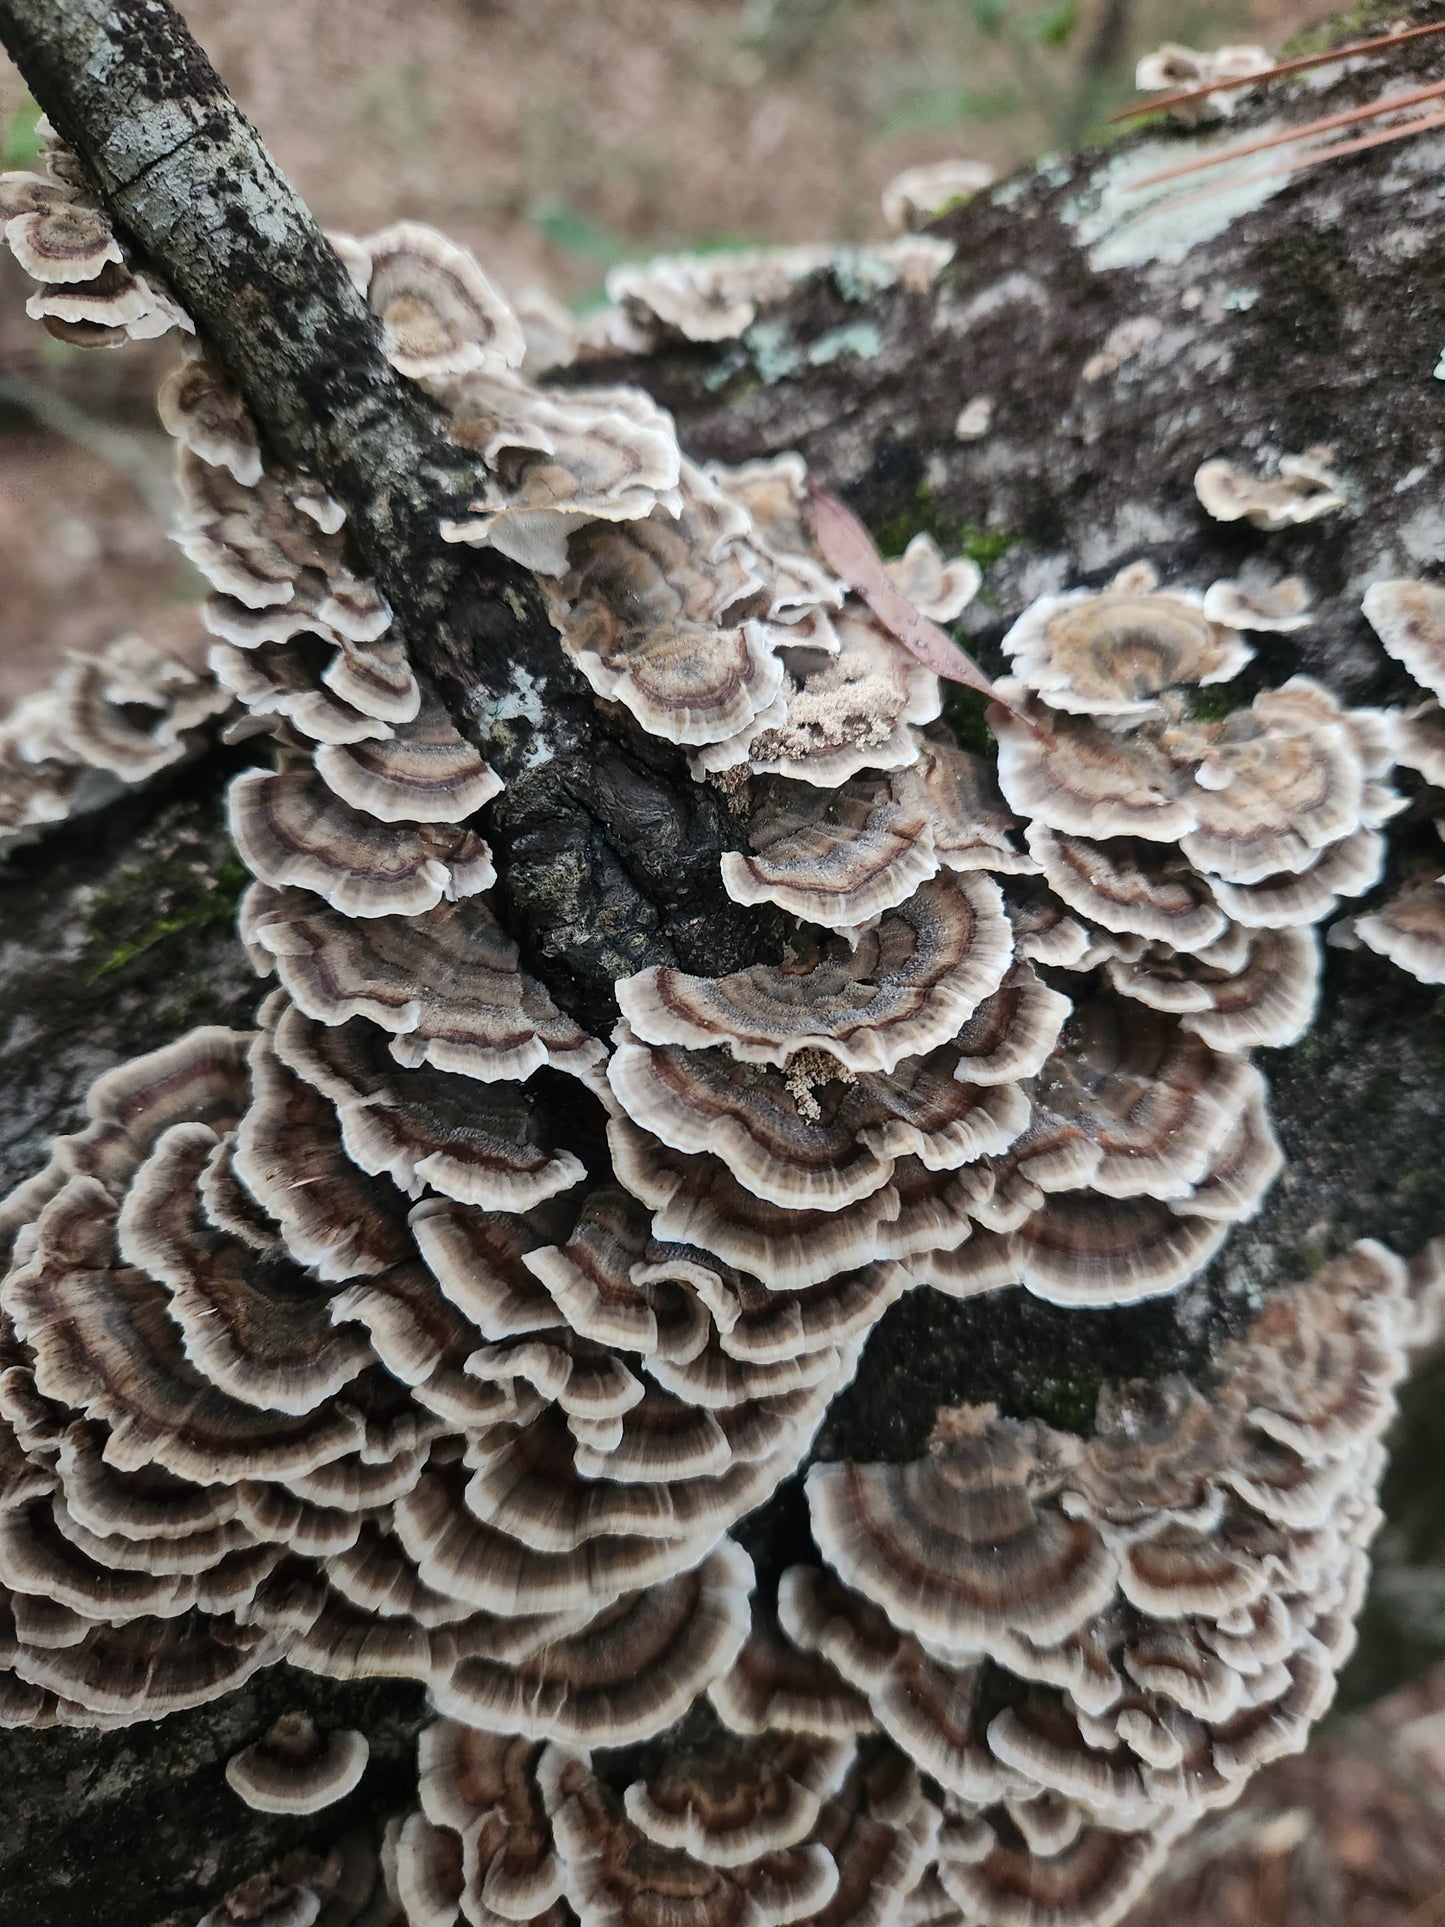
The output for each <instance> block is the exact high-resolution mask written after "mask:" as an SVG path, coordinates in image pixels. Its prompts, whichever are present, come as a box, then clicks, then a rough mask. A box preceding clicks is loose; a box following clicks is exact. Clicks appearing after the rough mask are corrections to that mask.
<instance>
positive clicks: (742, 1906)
mask: <svg viewBox="0 0 1445 1927" xmlns="http://www.w3.org/2000/svg"><path fill="white" fill-rule="evenodd" d="M539 1777H540V1780H541V1784H542V1789H543V1796H544V1798H545V1800H546V1802H547V1807H548V1810H549V1812H550V1814H551V1817H552V1830H553V1834H554V1837H555V1839H556V1842H557V1851H558V1853H559V1855H560V1856H561V1858H562V1860H563V1862H564V1864H565V1866H566V1880H567V1894H568V1897H569V1899H570V1900H571V1901H572V1904H573V1905H574V1906H575V1907H576V1909H577V1912H578V1917H579V1919H580V1920H581V1922H582V1927H626V1924H627V1923H629V1922H633V1923H640V1922H641V1921H643V1920H646V1919H650V1918H654V1917H656V1915H657V1913H658V1912H659V1910H660V1908H661V1907H662V1906H663V1905H666V1906H667V1907H668V1909H669V1911H670V1910H672V1909H678V1910H679V1911H681V1909H682V1908H684V1907H685V1908H686V1911H687V1915H688V1917H689V1918H691V1919H693V1920H696V1921H698V1922H709V1923H712V1927H781V1923H785V1922H788V1921H792V1920H797V1919H799V1918H801V1917H802V1916H805V1915H811V1914H815V1913H817V1912H818V1911H819V1910H820V1909H822V1908H823V1907H824V1906H825V1905H826V1903H827V1902H828V1901H829V1900H830V1899H831V1898H832V1896H833V1894H834V1893H835V1892H836V1891H837V1888H838V1868H837V1865H836V1863H835V1861H834V1859H833V1857H832V1855H831V1854H830V1853H829V1852H828V1851H827V1849H826V1848H825V1847H823V1846H822V1845H819V1844H813V1843H808V1844H804V1845H800V1846H797V1847H792V1848H785V1849H782V1850H779V1851H777V1852H774V1853H770V1854H765V1855H763V1856H761V1857H759V1858H758V1859H757V1860H754V1861H751V1862H748V1863H746V1864H744V1865H743V1866H741V1867H738V1868H729V1869H724V1868H719V1867H712V1866H709V1865H707V1864H706V1863H705V1862H702V1861H699V1860H694V1859H693V1858H692V1857H691V1856H690V1855H687V1854H683V1853H680V1852H678V1851H677V1849H675V1848H669V1847H659V1846H657V1845H656V1844H655V1843H654V1842H653V1841H651V1840H649V1839H648V1838H647V1836H646V1835H645V1834H644V1833H642V1832H641V1831H640V1830H639V1829H637V1828H636V1827H635V1826H634V1825H633V1824H632V1822H631V1821H630V1820H628V1819H627V1818H626V1817H625V1815H624V1813H623V1811H622V1807H621V1803H620V1801H619V1800H618V1799H617V1797H616V1796H615V1795H614V1794H612V1793H611V1792H610V1791H609V1790H608V1789H606V1788H605V1787H604V1786H603V1785H602V1784H601V1782H600V1781H598V1780H597V1779H596V1778H595V1777H594V1776H593V1774H592V1771H591V1769H590V1767H589V1766H588V1765H587V1762H586V1756H585V1755H581V1754H569V1753H567V1752H565V1751H563V1750H562V1749H561V1748H560V1747H555V1746H554V1747H549V1748H548V1749H547V1752H546V1753H545V1754H544V1755H543V1757H542V1765H541V1768H540V1769H539Z"/></svg>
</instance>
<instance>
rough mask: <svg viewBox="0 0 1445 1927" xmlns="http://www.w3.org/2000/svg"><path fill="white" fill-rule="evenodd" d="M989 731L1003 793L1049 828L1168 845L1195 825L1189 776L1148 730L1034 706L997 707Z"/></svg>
mask: <svg viewBox="0 0 1445 1927" xmlns="http://www.w3.org/2000/svg"><path fill="white" fill-rule="evenodd" d="M1003 693H1004V694H1007V693H1008V686H1007V684H1005V687H1004V691H1003ZM1025 716H1028V717H1030V718H1031V719H1032V720H1034V722H1035V724H1036V726H1035V727H1033V728H1030V727H1029V723H1028V722H1027V721H1025V720H1024V717H1025ZM994 733H995V735H996V736H997V737H998V780H999V787H1000V789H1002V791H1003V793H1004V796H1005V797H1006V798H1007V800H1008V802H1009V804H1010V805H1011V806H1012V808H1014V809H1016V810H1017V811H1018V812H1019V813H1020V815H1022V816H1026V817H1031V818H1034V819H1035V820H1037V821H1038V822H1040V823H1043V824H1044V825H1046V826H1047V827H1048V828H1049V829H1052V830H1062V831H1064V832H1066V833H1067V834H1068V835H1070V836H1086V837H1090V838H1096V839H1097V838H1104V837H1113V836H1143V837H1148V838H1149V839H1150V840H1151V841H1153V842H1172V841H1173V840H1174V839H1176V838H1178V837H1181V836H1183V835H1184V834H1185V833H1186V832H1187V831H1189V830H1190V829H1192V828H1193V827H1194V823H1195V794H1194V783H1193V778H1192V776H1191V773H1190V772H1189V770H1188V769H1187V768H1184V767H1182V766H1181V765H1180V764H1178V763H1177V762H1175V761H1174V760H1173V759H1172V758H1171V757H1170V756H1168V755H1167V754H1166V753H1165V752H1164V750H1163V749H1162V748H1161V747H1160V745H1159V744H1158V743H1157V742H1156V741H1155V740H1154V739H1153V738H1152V737H1151V736H1149V735H1147V734H1144V733H1142V732H1138V731H1135V732H1131V733H1129V734H1127V735H1126V734H1121V733H1119V732H1118V731H1116V730H1112V729H1110V728H1108V727H1107V726H1106V725H1105V724H1104V723H1101V722H1099V721H1097V720H1096V719H1095V718H1093V717H1092V716H1077V717H1076V716H1062V715H1057V714H1049V713H1048V712H1042V713H1040V712H1039V711H1038V710H1037V708H1035V709H1033V710H1024V711H1023V713H1022V714H1021V715H1013V714H1011V713H1009V712H1007V711H1003V712H1000V713H999V714H998V715H997V716H996V717H995V723H994Z"/></svg>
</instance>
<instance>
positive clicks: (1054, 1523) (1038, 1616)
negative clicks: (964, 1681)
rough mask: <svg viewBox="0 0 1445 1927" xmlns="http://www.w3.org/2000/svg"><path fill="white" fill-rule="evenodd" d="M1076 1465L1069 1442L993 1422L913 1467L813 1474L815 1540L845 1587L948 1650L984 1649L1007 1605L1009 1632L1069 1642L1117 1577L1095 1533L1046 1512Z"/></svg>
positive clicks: (822, 1468) (833, 1468)
mask: <svg viewBox="0 0 1445 1927" xmlns="http://www.w3.org/2000/svg"><path fill="white" fill-rule="evenodd" d="M1068 1456H1069V1455H1068V1452H1067V1450H1066V1447H1065V1441H1064V1440H1063V1439H1062V1436H1061V1435H1053V1436H1052V1437H1050V1436H1049V1435H1048V1434H1047V1432H1046V1431H1043V1430H1041V1429H1040V1428H1039V1427H1037V1426H1030V1425H1012V1426H1010V1425H1005V1424H1002V1423H995V1424H993V1425H991V1426H989V1427H987V1428H986V1429H985V1430H981V1431H979V1432H978V1433H977V1434H976V1435H975V1436H973V1437H967V1436H965V1437H963V1438H960V1439H958V1440H957V1441H956V1442H954V1443H952V1444H950V1445H948V1446H947V1447H944V1448H942V1449H940V1450H937V1451H935V1452H933V1453H931V1454H930V1455H929V1456H928V1457H926V1458H924V1459H920V1460H916V1461H914V1462H913V1463H912V1464H909V1465H903V1466H882V1465H872V1466H864V1465H853V1464H844V1465H816V1466H814V1467H813V1469H812V1471H810V1472H809V1474H808V1484H807V1489H808V1502H809V1507H810V1511H811V1515H812V1521H813V1531H814V1534H815V1536H816V1537H817V1540H818V1543H819V1545H820V1547H821V1548H822V1551H823V1554H824V1557H825V1558H826V1559H827V1560H828V1561H829V1563H830V1564H831V1565H833V1566H834V1567H835V1568H836V1569H837V1571H838V1572H839V1573H840V1574H841V1576H842V1577H843V1579H844V1580H845V1581H846V1582H847V1583H848V1584H849V1585H853V1586H856V1587H857V1588H858V1589H859V1590H860V1591H862V1592H863V1593H864V1594H865V1596H867V1597H868V1598H871V1599H873V1600H875V1601H876V1602H877V1603H878V1604H879V1605H880V1606H882V1607H883V1608H884V1610H885V1611H886V1612H887V1613H888V1615H889V1617H890V1619H891V1620H893V1622H894V1623H895V1624H897V1625H899V1626H902V1627H904V1628H906V1629H907V1630H909V1631H910V1632H915V1633H917V1634H918V1635H919V1636H920V1637H923V1638H926V1639H930V1640H933V1641H935V1642H937V1643H938V1644H939V1645H941V1646H943V1647H945V1648H949V1649H953V1650H957V1649H959V1648H961V1647H962V1648H967V1647H969V1646H970V1645H973V1644H975V1642H978V1641H984V1642H986V1640H987V1638H988V1631H989V1626H990V1624H991V1622H992V1620H993V1619H994V1617H995V1615H997V1614H998V1613H1000V1612H1002V1611H1003V1610H1004V1609H1005V1604H1006V1607H1007V1611H1008V1614H1009V1617H1010V1623H1011V1624H1013V1625H1015V1626H1024V1625H1027V1626H1028V1627H1029V1629H1030V1630H1031V1631H1032V1632H1033V1634H1034V1636H1035V1637H1036V1638H1040V1639H1045V1640H1059V1639H1063V1638H1064V1637H1066V1636H1067V1635H1068V1634H1069V1633H1070V1632H1073V1631H1075V1630H1076V1629H1077V1628H1078V1627H1079V1626H1081V1625H1082V1624H1083V1623H1084V1622H1085V1620H1087V1619H1088V1618H1090V1617H1091V1616H1092V1615H1093V1614H1094V1613H1096V1612H1098V1611H1099V1610H1100V1608H1101V1607H1102V1606H1103V1605H1105V1604H1106V1603H1107V1601H1108V1600H1109V1598H1110V1597H1111V1596H1112V1594H1113V1590H1114V1584H1115V1574H1116V1567H1115V1562H1114V1560H1113V1559H1112V1558H1111V1557H1110V1556H1109V1554H1108V1552H1107V1551H1106V1549H1105V1546H1104V1544H1103V1541H1102V1540H1101V1539H1100V1538H1099V1536H1098V1534H1097V1532H1096V1531H1095V1530H1094V1528H1093V1527H1092V1526H1091V1525H1089V1524H1088V1523H1087V1522H1086V1521H1083V1520H1074V1519H1066V1518H1065V1517H1064V1516H1063V1515H1062V1514H1061V1513H1059V1512H1058V1511H1057V1510H1054V1509H1052V1508H1048V1509H1046V1508H1043V1507H1041V1506H1040V1504H1039V1503H1038V1500H1039V1498H1040V1497H1042V1496H1045V1495H1047V1494H1048V1493H1049V1492H1050V1491H1052V1490H1056V1489H1057V1487H1058V1485H1059V1484H1060V1483H1061V1482H1062V1479H1063V1476H1064V1474H1065V1472H1066V1470H1067V1460H1068Z"/></svg>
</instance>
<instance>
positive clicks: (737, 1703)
mask: <svg viewBox="0 0 1445 1927" xmlns="http://www.w3.org/2000/svg"><path fill="white" fill-rule="evenodd" d="M708 1698H709V1699H710V1700H711V1701H712V1704H713V1708H714V1710H715V1711H716V1712H717V1714H718V1715H719V1717H720V1718H721V1719H722V1722H723V1724H724V1725H725V1726H727V1727H729V1728H730V1729H731V1730H732V1731H733V1732H734V1733H807V1734H812V1735H816V1736H817V1737H818V1738H820V1739H847V1738H850V1737H852V1736H853V1735H855V1734H862V1733H867V1732H869V1731H870V1730H871V1729H872V1728H873V1725H874V1721H873V1716H872V1714H871V1713H870V1712H869V1710H868V1702H867V1700H866V1699H865V1698H864V1696H863V1695H862V1693H860V1692H859V1691H858V1689H857V1687H856V1686H855V1685H852V1684H850V1683H849V1682H848V1681H847V1680H846V1679H845V1678H844V1677H843V1675H842V1674H841V1673H840V1672H839V1671H838V1670H837V1669H836V1668H835V1667H834V1666H833V1665H832V1664H831V1663H830V1662H829V1661H828V1660H826V1659H824V1658H823V1657H822V1655H821V1654H819V1653H813V1652H805V1651H804V1650H803V1648H802V1647H801V1646H798V1645H796V1644H795V1643H794V1642H793V1641H792V1640H791V1639H789V1638H788V1636H787V1634H786V1633H785V1632H784V1631H783V1629H782V1627H781V1626H780V1625H779V1624H778V1621H777V1614H776V1612H775V1611H774V1610H773V1609H772V1608H770V1607H768V1606H766V1605H764V1604H763V1603H762V1602H761V1601H755V1602H754V1604H753V1614H752V1630H751V1631H750V1632H749V1634H748V1637H747V1641H746V1643H745V1644H744V1646H743V1648H742V1650H741V1651H740V1652H739V1654H738V1656H737V1658H736V1659H735V1660H734V1662H733V1664H732V1667H731V1669H730V1670H729V1671H728V1672H726V1673H724V1674H723V1675H722V1676H721V1678H719V1679H716V1680H714V1681H713V1683H712V1685H711V1686H709V1688H708Z"/></svg>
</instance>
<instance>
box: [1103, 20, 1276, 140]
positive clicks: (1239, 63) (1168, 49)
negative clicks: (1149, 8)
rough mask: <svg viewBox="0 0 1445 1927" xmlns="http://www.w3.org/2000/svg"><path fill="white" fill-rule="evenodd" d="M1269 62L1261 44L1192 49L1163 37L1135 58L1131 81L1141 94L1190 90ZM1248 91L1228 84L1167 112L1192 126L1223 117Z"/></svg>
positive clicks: (1238, 76) (1256, 69)
mask: <svg viewBox="0 0 1445 1927" xmlns="http://www.w3.org/2000/svg"><path fill="white" fill-rule="evenodd" d="M1273 64H1274V62H1273V58H1272V56H1271V55H1270V54H1269V53H1268V52H1266V50H1265V49H1264V48H1263V47H1252V46H1226V47H1215V48H1213V49H1212V50H1211V51H1210V52H1208V53H1196V52H1195V50H1194V49H1193V48H1192V47H1181V46H1180V45H1179V44H1178V43H1177V42H1176V41H1166V42H1165V44H1164V45H1163V46H1162V47H1159V48H1157V49H1156V50H1155V51H1154V52H1153V53H1149V54H1145V55H1144V56H1143V58H1142V59H1141V60H1140V61H1139V62H1138V65H1137V66H1136V68H1135V71H1134V85H1135V86H1136V87H1137V88H1138V89H1139V91H1140V93H1144V94H1153V93H1163V92H1166V91H1167V92H1170V93H1173V92H1175V91H1180V90H1188V91H1192V90H1194V89H1196V88H1204V87H1210V86H1211V85H1213V83H1215V82H1218V81H1224V80H1230V81H1232V80H1243V79H1246V78H1247V77H1248V76H1249V75H1251V74H1262V73H1264V72H1266V71H1267V70H1268V69H1269V68H1270V67H1272V66H1273ZM1248 91H1249V90H1247V89H1244V88H1239V87H1229V88H1226V89H1224V90H1222V91H1220V92H1218V93H1206V94H1204V95H1203V97H1202V98H1200V99H1197V100H1191V101H1188V102H1182V103H1180V104H1179V105H1177V106H1173V107H1171V109H1170V112H1171V113H1172V114H1173V115H1174V116H1175V118H1176V119H1178V120H1180V121H1182V122H1183V123H1184V125H1185V126H1186V127H1195V126H1197V125H1198V124H1199V123H1200V122H1201V121H1208V120H1227V119H1228V118H1229V117H1230V116H1231V115H1232V114H1233V112H1234V110H1235V108H1236V107H1237V106H1239V105H1240V103H1241V102H1242V101H1243V100H1244V99H1245V97H1246V94H1247V92H1248Z"/></svg>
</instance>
